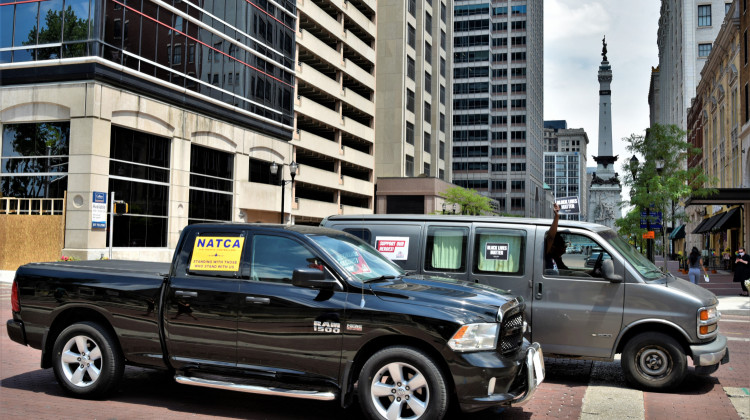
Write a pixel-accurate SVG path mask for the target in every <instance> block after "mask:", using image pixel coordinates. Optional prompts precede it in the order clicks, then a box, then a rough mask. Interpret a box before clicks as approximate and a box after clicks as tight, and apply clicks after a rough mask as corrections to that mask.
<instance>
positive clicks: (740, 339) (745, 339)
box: [727, 337, 750, 341]
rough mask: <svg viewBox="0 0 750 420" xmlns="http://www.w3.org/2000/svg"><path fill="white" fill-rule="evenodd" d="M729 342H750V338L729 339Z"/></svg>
mask: <svg viewBox="0 0 750 420" xmlns="http://www.w3.org/2000/svg"><path fill="white" fill-rule="evenodd" d="M727 341H750V338H737V337H727Z"/></svg>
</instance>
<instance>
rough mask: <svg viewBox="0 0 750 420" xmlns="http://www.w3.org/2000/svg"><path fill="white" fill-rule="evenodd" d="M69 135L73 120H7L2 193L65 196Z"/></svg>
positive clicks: (1, 181) (44, 196) (1, 183)
mask: <svg viewBox="0 0 750 420" xmlns="http://www.w3.org/2000/svg"><path fill="white" fill-rule="evenodd" d="M5 7H8V6H5ZM69 138H70V123H69V122H43V123H28V124H5V125H4V126H3V139H2V141H3V143H2V145H3V147H2V164H0V173H2V174H3V175H2V177H0V193H1V194H0V196H2V197H13V198H63V196H64V193H65V191H66V190H67V189H68V144H69V142H68V139H69Z"/></svg>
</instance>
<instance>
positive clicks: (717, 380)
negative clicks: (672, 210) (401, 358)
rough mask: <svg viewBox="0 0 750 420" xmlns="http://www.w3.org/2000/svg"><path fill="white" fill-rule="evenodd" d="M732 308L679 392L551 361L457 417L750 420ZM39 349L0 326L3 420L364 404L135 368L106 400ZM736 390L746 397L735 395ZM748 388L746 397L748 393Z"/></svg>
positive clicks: (745, 327)
mask: <svg viewBox="0 0 750 420" xmlns="http://www.w3.org/2000/svg"><path fill="white" fill-rule="evenodd" d="M9 295H10V285H9V284H0V314H3V315H4V317H2V319H6V318H9V317H10V302H9V297H10V296H9ZM739 313H740V314H735V315H731V314H730V315H725V316H724V317H723V318H722V321H721V323H720V329H721V331H722V333H723V334H725V335H726V336H727V337H728V338H729V340H730V341H729V349H730V354H731V361H730V363H728V364H726V365H723V366H722V367H721V368H720V369H719V371H718V372H716V373H715V374H714V375H713V376H710V377H694V376H690V377H689V378H688V380H686V381H685V383H684V384H683V385H682V386H681V387H680V389H679V390H677V392H675V393H670V394H660V393H651V392H640V391H636V390H632V389H629V388H628V387H626V386H625V383H624V379H623V376H622V371H621V369H620V366H619V363H617V362H611V363H604V362H590V361H574V360H553V359H547V360H546V361H545V363H546V367H547V379H546V380H545V382H544V383H543V384H542V385H541V386H540V388H539V390H538V391H537V393H536V395H535V396H534V398H533V399H532V400H531V401H530V402H529V403H528V404H527V405H524V406H523V407H513V408H509V409H505V410H494V411H485V412H481V413H475V414H472V415H454V416H453V417H454V418H456V419H458V418H460V419H462V420H464V419H468V420H471V419H477V420H484V419H504V420H505V419H584V420H590V419H602V420H603V419H607V420H609V419H649V420H652V419H653V420H656V419H694V418H698V419H710V420H725V419H726V420H733V419H750V395H749V394H748V389H750V316H748V315H747V312H739ZM39 358H40V352H39V351H38V350H34V349H31V348H29V347H22V346H20V345H18V344H16V343H13V342H11V341H10V339H9V338H8V335H7V332H6V330H5V327H4V326H3V327H2V331H1V332H0V388H1V389H0V417H2V418H3V419H27V418H34V419H59V418H80V417H82V416H84V417H86V418H106V419H143V418H149V419H151V418H158V419H180V420H181V419H185V418H194V419H212V418H247V419H300V418H304V419H353V418H360V417H361V415H360V414H359V408H358V407H356V406H355V407H352V408H350V409H348V410H343V409H341V408H340V407H339V406H338V405H337V404H335V403H325V402H312V401H305V400H296V399H287V398H276V397H264V396H255V395H249V394H240V393H235V392H228V391H219V390H212V389H206V388H197V387H191V386H187V385H179V384H176V383H175V382H174V381H173V380H172V379H171V378H170V377H168V376H167V375H166V374H164V373H161V372H157V371H153V370H149V369H140V368H132V367H128V368H127V369H126V371H125V378H124V381H123V383H122V386H121V388H120V390H119V392H117V394H116V395H114V396H113V397H112V398H111V399H109V400H107V401H82V400H76V399H72V398H68V397H66V396H64V394H63V393H62V390H61V389H60V387H59V386H58V385H57V383H56V382H55V378H54V375H53V373H52V371H51V370H42V369H40V368H39ZM731 395H738V397H736V398H730V396H731ZM742 395H744V397H742Z"/></svg>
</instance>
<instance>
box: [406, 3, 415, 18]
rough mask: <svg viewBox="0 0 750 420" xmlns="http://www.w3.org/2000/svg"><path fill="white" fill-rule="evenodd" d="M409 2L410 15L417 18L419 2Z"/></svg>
mask: <svg viewBox="0 0 750 420" xmlns="http://www.w3.org/2000/svg"><path fill="white" fill-rule="evenodd" d="M408 2H409V14H410V15H412V16H414V17H417V0H408Z"/></svg>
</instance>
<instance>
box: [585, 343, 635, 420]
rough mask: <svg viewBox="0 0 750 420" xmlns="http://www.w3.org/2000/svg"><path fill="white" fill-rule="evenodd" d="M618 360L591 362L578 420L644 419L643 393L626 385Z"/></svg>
mask: <svg viewBox="0 0 750 420" xmlns="http://www.w3.org/2000/svg"><path fill="white" fill-rule="evenodd" d="M619 359H620V357H619V356H617V358H616V360H615V361H614V362H594V366H593V368H592V369H591V377H590V379H589V386H588V387H587V388H586V394H585V395H584V396H583V404H582V405H581V416H580V417H579V420H594V419H597V420H600V419H603V418H604V419H626V420H643V419H645V418H646V413H645V410H644V408H643V392H642V391H639V390H636V389H631V388H630V387H629V386H628V385H627V384H626V383H625V377H624V376H623V374H622V368H621V367H620V361H619Z"/></svg>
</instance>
